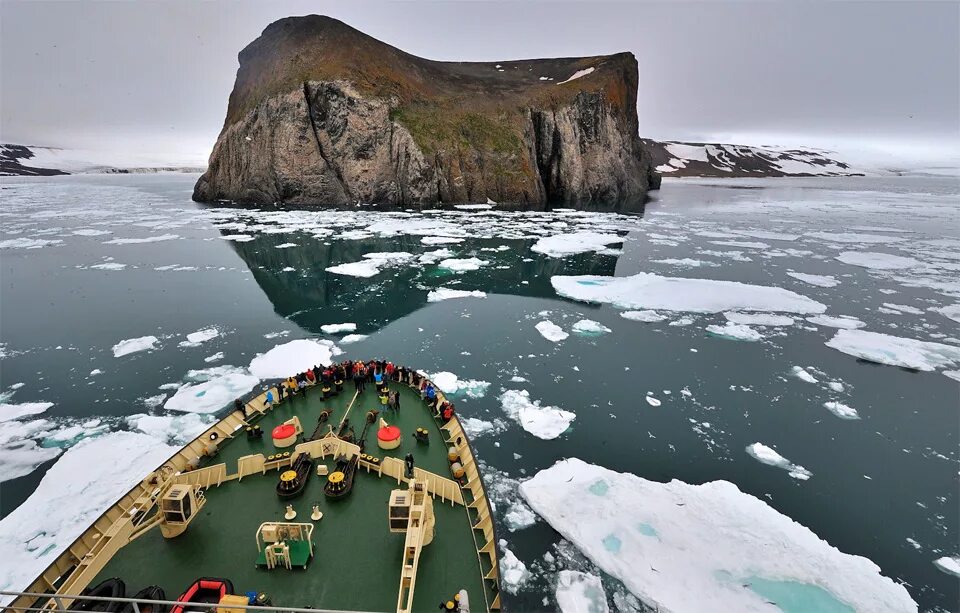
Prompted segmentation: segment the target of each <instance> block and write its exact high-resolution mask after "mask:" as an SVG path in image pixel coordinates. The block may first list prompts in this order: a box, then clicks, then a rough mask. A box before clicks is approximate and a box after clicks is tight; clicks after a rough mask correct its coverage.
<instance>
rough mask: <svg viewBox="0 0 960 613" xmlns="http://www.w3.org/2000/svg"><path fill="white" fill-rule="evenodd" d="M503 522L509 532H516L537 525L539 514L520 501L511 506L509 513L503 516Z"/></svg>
mask: <svg viewBox="0 0 960 613" xmlns="http://www.w3.org/2000/svg"><path fill="white" fill-rule="evenodd" d="M503 522H504V523H505V524H506V525H507V530H509V531H510V532H516V531H517V530H523V529H524V528H529V527H530V526H532V525H533V524H535V523H537V514H536V513H534V512H533V511H532V510H530V507H528V506H527V505H525V504H524V503H523V502H522V501H519V500H518V501H516V502H514V503H513V504H511V505H510V507H509V508H508V509H507V512H506V513H504V514H503Z"/></svg>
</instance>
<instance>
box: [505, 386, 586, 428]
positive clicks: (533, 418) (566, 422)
mask: <svg viewBox="0 0 960 613" xmlns="http://www.w3.org/2000/svg"><path fill="white" fill-rule="evenodd" d="M500 404H501V405H502V406H503V411H504V413H506V414H507V417H509V418H510V419H513V420H514V421H516V422H517V423H519V424H520V425H521V426H522V427H523V429H524V430H526V431H527V432H529V433H530V434H532V435H534V436H536V437H537V438H542V439H544V440H550V439H555V438H557V437H558V436H560V435H561V434H563V433H564V432H566V431H567V428H569V427H570V423H571V422H573V420H574V419H576V417H577V416H576V415H575V414H574V413H571V412H570V411H564V410H563V409H560V408H557V407H550V406H547V407H543V406H540V401H539V400H536V401H531V400H530V393H529V392H527V391H526V390H507V391H505V392H504V393H503V394H502V395H501V396H500Z"/></svg>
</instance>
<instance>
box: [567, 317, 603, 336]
mask: <svg viewBox="0 0 960 613" xmlns="http://www.w3.org/2000/svg"><path fill="white" fill-rule="evenodd" d="M572 330H573V331H574V332H576V333H577V334H580V335H582V336H600V335H601V334H606V333H607V332H612V330H610V328H608V327H606V326H605V325H603V324H602V323H600V322H598V321H593V320H592V319H581V320H580V321H578V322H577V323H575V324H573V328H572Z"/></svg>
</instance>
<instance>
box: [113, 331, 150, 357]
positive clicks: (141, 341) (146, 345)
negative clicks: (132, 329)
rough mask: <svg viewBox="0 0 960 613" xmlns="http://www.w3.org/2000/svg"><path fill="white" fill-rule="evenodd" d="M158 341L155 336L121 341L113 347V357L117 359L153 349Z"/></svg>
mask: <svg viewBox="0 0 960 613" xmlns="http://www.w3.org/2000/svg"><path fill="white" fill-rule="evenodd" d="M158 342H159V339H157V337H156V336H140V337H137V338H128V339H126V340H122V341H120V342H119V343H117V344H116V345H114V346H113V357H115V358H119V357H122V356H125V355H129V354H131V353H137V352H138V351H147V350H150V349H155V348H156V346H157V343H158Z"/></svg>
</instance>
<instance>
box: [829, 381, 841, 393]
mask: <svg viewBox="0 0 960 613" xmlns="http://www.w3.org/2000/svg"><path fill="white" fill-rule="evenodd" d="M827 387H829V388H830V389H831V390H833V391H835V392H837V393H843V383H840V382H839V381H828V382H827Z"/></svg>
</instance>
